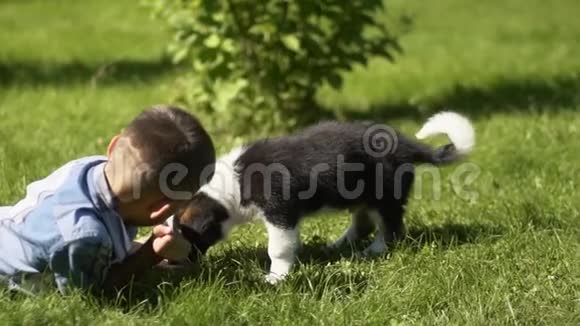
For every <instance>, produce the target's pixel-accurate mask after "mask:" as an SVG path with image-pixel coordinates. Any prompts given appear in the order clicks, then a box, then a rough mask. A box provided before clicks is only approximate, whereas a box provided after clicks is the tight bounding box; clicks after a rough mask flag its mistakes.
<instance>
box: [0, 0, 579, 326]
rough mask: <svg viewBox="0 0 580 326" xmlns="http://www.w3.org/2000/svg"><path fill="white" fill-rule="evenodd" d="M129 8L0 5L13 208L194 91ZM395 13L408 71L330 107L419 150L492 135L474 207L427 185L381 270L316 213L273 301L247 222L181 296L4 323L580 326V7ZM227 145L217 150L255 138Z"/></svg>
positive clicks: (85, 304) (6, 173) (233, 138)
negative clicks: (28, 190)
mask: <svg viewBox="0 0 580 326" xmlns="http://www.w3.org/2000/svg"><path fill="white" fill-rule="evenodd" d="M133 3H134V1H130V0H123V1H99V0H86V1H71V0H68V1H65V0H51V1H46V0H26V1H17V0H10V1H8V0H6V1H2V2H1V3H0V44H2V47H0V204H2V205H8V204H12V203H14V202H15V201H16V200H18V199H19V198H20V197H21V196H22V195H23V194H24V190H25V186H26V185H27V184H29V183H30V182H32V181H34V180H36V179H37V178H40V177H43V176H45V175H46V174H48V173H49V172H50V171H52V170H54V169H55V168H57V167H58V166H60V165H61V164H63V163H65V162H67V161H69V160H71V159H74V158H77V157H81V156H84V155H92V154H96V153H102V152H104V150H105V147H106V144H107V142H108V139H109V138H110V137H112V136H113V135H114V134H115V133H116V132H118V131H119V130H120V128H122V127H123V125H124V124H126V123H127V122H128V121H129V120H130V119H131V118H132V117H133V116H134V115H135V114H137V112H139V111H140V110H141V109H143V108H145V107H147V106H149V105H150V104H153V103H160V102H166V101H167V100H168V94H169V93H170V89H171V85H172V84H171V83H172V81H173V80H174V79H175V77H176V76H178V74H179V71H178V69H176V68H174V67H172V66H171V65H170V64H168V63H166V61H165V60H163V55H162V53H163V51H162V49H163V45H164V43H165V41H166V40H167V38H168V37H169V35H168V34H166V33H165V32H164V31H163V29H162V26H161V23H160V22H158V21H153V20H150V19H149V14H148V12H147V10H143V9H139V8H138V7H136V6H135V5H134V4H133ZM389 5H390V7H391V8H392V11H391V12H390V14H389V16H390V17H391V18H396V17H400V16H401V15H403V14H404V15H407V16H409V17H411V18H412V19H413V20H414V23H413V25H412V28H411V29H410V30H408V31H407V30H405V29H403V28H402V27H401V26H402V25H401V24H398V23H394V24H393V25H394V28H397V29H398V30H400V33H402V34H401V42H402V45H403V48H404V49H405V53H404V55H402V56H400V57H398V58H397V62H396V63H395V64H392V63H388V62H383V61H378V60H376V61H372V62H371V65H370V67H368V68H364V69H363V68H361V69H357V70H355V71H354V72H352V73H350V74H348V75H347V76H346V82H345V87H344V89H343V90H342V91H340V92H334V91H331V90H329V89H323V90H321V92H320V93H319V94H318V95H319V96H318V97H319V101H320V102H321V103H322V104H324V105H326V106H328V107H332V108H335V110H337V112H339V113H340V114H342V115H344V116H345V117H349V118H364V119H374V120H377V121H381V122H388V123H389V124H391V125H393V126H396V127H398V128H400V129H401V130H404V131H406V132H409V133H412V134H413V133H414V132H415V131H416V130H417V129H418V128H419V126H420V125H421V124H422V123H423V122H424V120H425V119H426V118H427V117H428V116H429V115H430V114H431V113H433V112H436V111H438V110H441V109H442V108H450V109H453V110H456V111H460V112H463V113H465V114H466V115H468V116H469V117H471V118H472V120H473V122H474V124H475V127H476V132H477V137H478V138H477V141H478V143H477V146H476V150H475V152H474V154H473V155H472V156H471V158H470V162H472V163H473V164H475V165H476V166H477V167H479V169H480V174H479V177H478V178H477V179H476V180H475V182H474V183H472V184H471V185H470V187H469V191H470V192H473V193H475V194H477V196H476V197H472V198H471V199H470V200H465V198H462V196H458V195H456V194H455V192H454V191H453V189H452V187H451V183H450V182H449V179H448V176H450V175H451V174H452V173H454V171H455V167H448V168H445V169H443V170H442V176H443V181H442V183H441V189H442V190H441V197H440V198H434V197H436V196H434V195H435V193H434V192H433V191H431V190H428V189H432V188H433V187H428V185H431V183H430V182H429V178H425V180H424V181H425V182H424V183H423V189H424V191H422V192H420V193H416V194H415V196H414V197H415V198H414V199H413V200H412V203H411V204H410V205H409V209H408V214H407V216H406V221H407V226H408V229H409V239H408V240H406V241H405V242H404V243H402V244H401V245H400V246H399V248H397V249H396V250H395V251H393V252H392V253H391V254H389V255H385V257H381V258H377V259H373V260H356V259H351V258H350V251H349V250H346V251H343V252H341V253H340V254H338V253H337V254H332V253H330V254H329V253H325V252H323V250H322V248H323V245H324V243H326V242H327V241H331V240H332V239H335V238H336V237H338V236H339V235H340V234H341V232H342V231H343V230H344V228H346V226H347V225H348V222H349V218H348V215H347V213H346V212H343V213H335V214H330V215H327V216H320V217H319V218H313V219H310V220H307V221H306V223H305V225H304V227H303V228H302V238H303V242H304V248H303V249H302V251H301V252H300V254H299V257H300V260H301V264H299V266H298V268H297V270H296V272H295V273H294V274H293V275H292V277H291V278H290V279H289V280H288V281H287V282H284V283H283V284H281V285H280V286H277V287H272V286H268V285H267V284H264V283H263V282H262V276H263V273H264V271H265V270H266V268H267V267H268V259H267V255H266V252H265V248H266V247H265V245H266V241H265V240H266V237H265V230H264V229H263V228H262V227H261V226H260V225H252V226H247V227H243V228H240V229H238V230H237V231H236V232H234V234H233V235H232V236H231V238H230V239H229V241H227V242H225V243H223V244H221V245H219V246H218V247H215V248H214V249H212V250H211V251H210V253H209V256H208V257H206V259H205V261H204V263H203V264H202V266H201V267H200V268H199V270H198V271H196V272H195V273H194V275H192V276H190V277H187V278H186V279H185V280H184V281H182V282H181V284H179V285H160V286H158V287H157V288H154V289H151V290H150V291H148V293H136V294H135V295H134V296H132V297H131V298H130V300H129V302H125V303H103V302H98V301H97V300H94V299H92V298H90V297H86V296H82V295H80V294H78V295H73V296H71V297H67V298H63V297H61V296H60V295H58V294H56V293H49V294H46V295H43V296H41V297H38V298H19V297H11V296H10V295H8V294H7V293H0V324H1V325H12V324H14V325H22V324H26V325H36V324H41V325H44V324H47V323H53V324H59V325H64V324H81V325H85V324H98V325H101V324H112V325H118V324H124V325H144V324H177V325H179V324H186V323H188V324H195V325H198V324H200V325H201V324H216V325H221V324H250V325H253V324H265V325H276V324H293V325H311V324H328V325H345V324H356V325H367V324H372V325H385V324H388V323H392V324H415V323H417V324H419V323H420V324H423V323H424V324H456V325H464V324H481V325H488V324H516V325H520V324H551V325H554V324H570V325H578V324H580V192H579V191H578V188H580V163H579V162H580V145H579V141H578V139H579V138H580V114H579V112H580V20H579V19H578V17H577V16H578V13H579V12H580V2H579V1H577V0H557V1H541V0H488V1H473V0H471V1H466V0H462V1H461V0H440V1H431V2H426V1H420V0H393V1H391V2H390V3H389ZM202 119H203V120H204V121H206V122H208V125H211V126H218V127H219V119H216V117H205V116H204V117H202ZM209 122H212V123H211V124H209ZM222 127H223V126H222ZM218 129H223V128H215V127H212V130H214V131H216V130H218ZM210 131H211V130H210ZM212 135H213V137H214V138H215V141H216V144H217V146H218V148H219V150H220V152H224V151H225V150H227V149H229V148H230V147H232V146H233V145H235V144H237V143H239V142H240V141H243V140H245V139H252V137H253V135H232V134H223V133H218V132H217V131H216V132H214V133H213V134H212ZM424 171H425V170H424ZM419 197H421V198H419ZM136 292H141V291H136Z"/></svg>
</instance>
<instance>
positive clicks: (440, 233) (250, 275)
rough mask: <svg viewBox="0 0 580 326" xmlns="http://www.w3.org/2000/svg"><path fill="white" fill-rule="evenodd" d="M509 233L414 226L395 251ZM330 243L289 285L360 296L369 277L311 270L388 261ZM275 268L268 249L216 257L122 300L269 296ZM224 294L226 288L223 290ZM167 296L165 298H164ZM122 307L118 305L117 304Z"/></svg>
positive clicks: (151, 280)
mask: <svg viewBox="0 0 580 326" xmlns="http://www.w3.org/2000/svg"><path fill="white" fill-rule="evenodd" d="M503 233H504V230H503V229H502V228H500V227H494V226H489V225H484V224H469V225H464V224H455V223H447V224H444V225H440V226H414V227H411V228H410V229H409V230H408V232H407V234H408V235H407V238H406V239H405V240H404V241H402V242H401V243H399V244H398V245H397V247H396V248H393V249H392V250H393V251H395V253H396V251H399V250H401V251H404V250H409V251H408V252H411V253H417V252H420V251H421V249H422V248H423V247H425V246H429V247H433V246H435V247H436V248H438V249H439V250H448V249H452V248H456V247H459V246H462V245H465V244H473V243H478V242H480V241H495V239H497V237H498V236H500V235H501V234H503ZM327 242H328V241H327V240H326V239H322V238H318V237H314V238H310V239H307V240H306V241H305V243H304V244H303V246H302V247H301V249H300V250H299V252H298V261H299V263H298V264H297V265H296V268H295V269H294V271H293V273H292V275H291V276H290V278H289V279H288V280H287V281H285V282H289V283H290V287H291V289H292V291H293V292H296V293H308V294H309V295H311V296H314V297H321V296H323V295H328V294H329V291H330V293H331V295H333V296H336V297H337V298H344V297H345V296H352V295H359V294H361V293H363V292H364V291H365V289H366V288H367V286H368V275H367V274H365V273H364V272H362V271H358V270H357V269H356V268H332V267H330V268H331V270H326V271H325V269H324V268H314V269H312V268H310V267H311V265H318V266H320V265H323V266H326V265H328V264H330V263H332V262H336V261H339V260H342V259H347V260H351V261H352V262H354V263H364V262H365V261H368V260H381V259H384V257H380V256H379V257H373V258H354V256H353V253H355V252H357V251H359V250H361V249H362V248H364V247H365V246H366V245H368V244H369V240H366V241H362V242H361V243H359V244H357V245H356V246H355V248H348V247H347V248H343V249H341V250H330V249H328V248H327V247H326V244H327ZM269 264H270V259H269V257H268V253H267V248H265V247H257V246H254V247H251V246H248V247H245V246H244V247H239V248H232V249H228V250H226V251H224V252H221V253H219V254H216V255H210V256H207V257H203V258H202V260H201V261H200V263H199V264H196V265H194V266H191V267H189V268H188V269H176V270H174V271H173V272H171V271H155V272H152V273H149V275H148V277H146V279H144V280H143V281H141V282H139V283H136V284H135V285H134V286H133V288H132V289H131V291H126V293H125V294H124V298H123V300H122V302H123V306H124V307H126V308H132V307H134V306H135V305H136V304H139V305H142V304H143V303H144V302H146V303H147V305H148V306H151V307H154V306H156V305H157V304H158V303H159V300H161V298H162V297H164V296H165V299H167V296H169V297H171V296H176V295H178V294H176V293H177V292H178V291H176V290H177V289H179V286H180V284H187V283H188V282H193V283H195V284H213V283H215V282H216V281H217V282H219V283H221V284H224V285H225V288H228V289H230V290H232V291H236V290H239V289H245V290H249V291H251V292H264V291H269V290H271V289H272V286H270V285H269V284H266V283H265V282H264V279H263V276H265V273H266V271H267V270H268V267H269ZM182 282H185V283H182ZM220 288H222V289H223V288H224V287H223V286H220ZM161 293H163V295H161ZM115 304H116V305H117V304H118V302H117V303H115Z"/></svg>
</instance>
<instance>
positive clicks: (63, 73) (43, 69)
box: [0, 59, 180, 86]
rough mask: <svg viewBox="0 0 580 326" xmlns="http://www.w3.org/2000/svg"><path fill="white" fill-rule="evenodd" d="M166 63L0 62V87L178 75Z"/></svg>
mask: <svg viewBox="0 0 580 326" xmlns="http://www.w3.org/2000/svg"><path fill="white" fill-rule="evenodd" d="M179 69H180V67H178V66H175V65H173V64H171V62H170V61H168V60H165V59H161V60H156V61H145V60H143V61H139V60H118V61H113V62H108V63H100V64H99V63H95V64H87V63H83V62H66V63H53V62H46V63H45V62H1V61H0V86H10V85H23V86H43V85H54V86H58V85H63V86H67V85H73V84H79V83H81V84H82V83H86V84H88V85H92V86H97V85H103V84H104V85H106V84H115V83H123V82H138V81H147V80H151V79H155V78H159V77H162V76H164V75H168V74H170V73H172V72H175V71H178V70H179Z"/></svg>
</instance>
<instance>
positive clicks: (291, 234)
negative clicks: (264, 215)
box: [265, 221, 300, 284]
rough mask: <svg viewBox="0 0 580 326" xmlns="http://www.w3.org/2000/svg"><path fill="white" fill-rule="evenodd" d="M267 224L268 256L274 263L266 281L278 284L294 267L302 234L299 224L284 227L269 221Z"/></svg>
mask: <svg viewBox="0 0 580 326" xmlns="http://www.w3.org/2000/svg"><path fill="white" fill-rule="evenodd" d="M265 224H266V230H267V231H268V256H270V260H271V263H272V264H271V265H270V273H269V274H268V275H267V276H266V282H268V283H270V284H276V283H278V282H279V281H281V280H283V279H284V278H285V277H286V276H287V275H288V273H289V272H290V270H291V269H292V265H294V259H295V256H296V250H297V249H298V248H299V247H300V236H299V232H298V226H295V227H293V228H284V227H281V226H278V225H275V224H272V223H270V222H268V221H266V222H265Z"/></svg>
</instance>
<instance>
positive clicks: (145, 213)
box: [119, 193, 183, 226]
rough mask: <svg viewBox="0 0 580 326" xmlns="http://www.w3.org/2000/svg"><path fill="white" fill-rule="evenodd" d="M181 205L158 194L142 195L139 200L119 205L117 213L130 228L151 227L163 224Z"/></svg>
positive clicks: (179, 202)
mask: <svg viewBox="0 0 580 326" xmlns="http://www.w3.org/2000/svg"><path fill="white" fill-rule="evenodd" d="M182 204H183V202H181V201H176V200H170V199H169V198H167V197H166V196H164V195H162V194H160V193H153V194H143V196H141V198H139V199H136V200H133V201H130V202H125V203H122V202H121V203H119V213H120V215H121V216H122V218H123V220H124V221H125V223H127V224H129V225H132V226H153V225H158V224H161V223H163V222H165V221H166V220H167V219H168V218H169V217H170V216H172V215H173V214H175V212H176V211H177V209H178V208H179V207H180V206H181V205H182Z"/></svg>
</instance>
